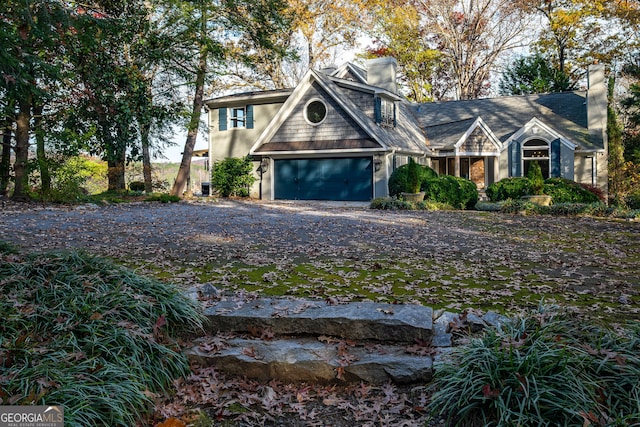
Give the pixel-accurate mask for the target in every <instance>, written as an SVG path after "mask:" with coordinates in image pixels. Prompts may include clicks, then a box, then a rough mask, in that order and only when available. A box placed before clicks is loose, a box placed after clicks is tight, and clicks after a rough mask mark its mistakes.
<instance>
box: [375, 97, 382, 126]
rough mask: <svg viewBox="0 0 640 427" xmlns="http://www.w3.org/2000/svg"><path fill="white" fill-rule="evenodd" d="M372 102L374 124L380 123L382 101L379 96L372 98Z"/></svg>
mask: <svg viewBox="0 0 640 427" xmlns="http://www.w3.org/2000/svg"><path fill="white" fill-rule="evenodd" d="M373 100H374V108H373V114H374V116H375V121H376V123H380V122H382V99H381V98H380V97H379V96H376V97H375V98H373Z"/></svg>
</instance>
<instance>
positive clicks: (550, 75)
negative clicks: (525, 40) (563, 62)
mask: <svg viewBox="0 0 640 427" xmlns="http://www.w3.org/2000/svg"><path fill="white" fill-rule="evenodd" d="M570 87H571V82H570V81H569V76H567V75H566V74H565V73H563V72H562V71H560V70H558V69H556V68H555V67H554V66H553V64H552V63H551V61H549V60H548V59H547V58H545V57H544V56H543V55H541V54H539V53H536V54H534V55H532V56H523V57H520V58H518V59H516V60H515V61H514V63H513V64H511V65H510V66H508V68H507V70H506V71H505V72H504V73H503V74H502V80H501V81H500V93H502V94H503V95H526V94H532V93H547V92H562V91H565V90H568V89H569V88H570Z"/></svg>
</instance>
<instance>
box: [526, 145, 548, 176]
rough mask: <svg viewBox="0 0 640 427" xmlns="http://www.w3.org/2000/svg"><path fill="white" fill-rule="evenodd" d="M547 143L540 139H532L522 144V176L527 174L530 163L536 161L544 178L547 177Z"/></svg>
mask: <svg viewBox="0 0 640 427" xmlns="http://www.w3.org/2000/svg"><path fill="white" fill-rule="evenodd" d="M550 160H551V158H550V156H549V143H548V142H546V141H543V140H541V139H532V140H530V141H527V142H525V143H524V144H523V145H522V172H523V173H522V176H527V175H528V174H529V167H530V166H531V163H533V162H538V164H539V165H540V169H542V176H543V178H544V179H547V178H549V163H550Z"/></svg>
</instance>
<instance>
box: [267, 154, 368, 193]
mask: <svg viewBox="0 0 640 427" xmlns="http://www.w3.org/2000/svg"><path fill="white" fill-rule="evenodd" d="M274 173H275V183H274V187H275V188H274V190H275V198H276V199H285V200H351V201H367V200H371V198H372V195H373V187H372V180H373V159H372V158H371V157H351V158H332V159H281V160H275V161H274Z"/></svg>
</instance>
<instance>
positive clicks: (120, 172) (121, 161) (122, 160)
mask: <svg viewBox="0 0 640 427" xmlns="http://www.w3.org/2000/svg"><path fill="white" fill-rule="evenodd" d="M125 164H126V153H125V152H123V153H121V154H118V155H116V156H114V157H113V158H111V159H108V160H107V179H108V181H109V187H108V189H109V191H124V190H126V189H127V185H126V182H125V179H124V169H125Z"/></svg>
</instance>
